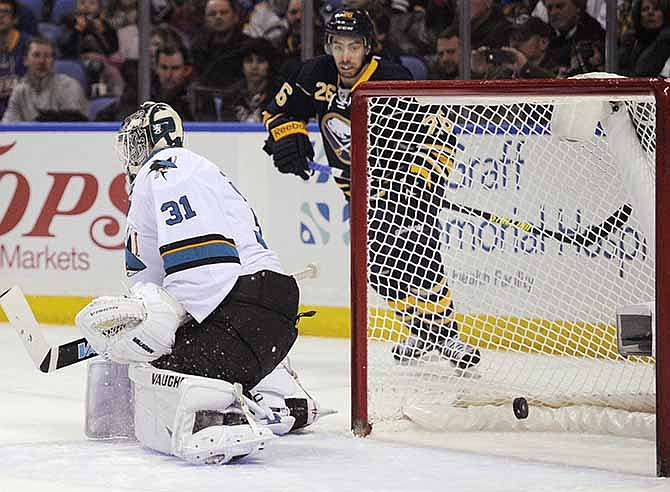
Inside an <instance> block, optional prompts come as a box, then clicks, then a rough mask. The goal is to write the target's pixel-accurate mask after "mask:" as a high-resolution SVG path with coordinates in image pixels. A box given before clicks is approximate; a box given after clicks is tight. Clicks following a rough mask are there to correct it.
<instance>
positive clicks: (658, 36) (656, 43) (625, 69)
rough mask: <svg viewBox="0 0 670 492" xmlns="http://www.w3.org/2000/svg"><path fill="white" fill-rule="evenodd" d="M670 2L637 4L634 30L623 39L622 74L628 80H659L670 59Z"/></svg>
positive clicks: (657, 0)
mask: <svg viewBox="0 0 670 492" xmlns="http://www.w3.org/2000/svg"><path fill="white" fill-rule="evenodd" d="M669 3H670V2H669V1H668V0H641V1H640V0H637V1H635V2H634V3H633V11H632V19H633V28H634V30H633V31H632V32H630V33H628V34H627V35H626V36H624V37H623V39H622V41H621V47H620V54H621V56H620V58H619V72H620V73H621V74H622V75H628V76H631V77H633V76H650V77H655V76H657V75H658V74H659V73H660V72H661V69H662V68H663V65H664V64H665V62H666V60H667V59H668V57H670V27H669V25H668V16H669V15H670V5H669Z"/></svg>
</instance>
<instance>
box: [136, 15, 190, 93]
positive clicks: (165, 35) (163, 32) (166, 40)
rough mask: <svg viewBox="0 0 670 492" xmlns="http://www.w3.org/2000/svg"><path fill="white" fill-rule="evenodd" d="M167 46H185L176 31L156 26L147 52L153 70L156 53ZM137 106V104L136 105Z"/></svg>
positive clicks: (163, 26)
mask: <svg viewBox="0 0 670 492" xmlns="http://www.w3.org/2000/svg"><path fill="white" fill-rule="evenodd" d="M167 46H185V44H184V42H183V40H182V38H181V36H180V35H179V33H178V32H177V31H175V30H174V29H172V28H171V27H169V26H167V25H161V26H156V27H154V28H153V29H152V30H151V37H150V38H149V52H150V53H151V65H152V66H153V67H154V68H155V67H156V62H157V61H158V51H159V50H161V49H163V48H165V47H167ZM136 106H137V104H136Z"/></svg>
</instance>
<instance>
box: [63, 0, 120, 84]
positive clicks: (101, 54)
mask: <svg viewBox="0 0 670 492" xmlns="http://www.w3.org/2000/svg"><path fill="white" fill-rule="evenodd" d="M61 24H62V25H63V32H62V34H61V38H60V40H59V46H60V51H61V55H62V56H63V57H64V58H73V59H79V60H81V61H82V63H83V65H84V68H85V69H86V77H87V79H88V85H89V86H88V87H87V90H88V92H89V95H90V96H91V97H98V96H109V95H114V96H119V95H121V93H122V91H123V79H122V77H121V74H120V73H119V71H118V69H116V68H115V67H114V66H113V65H112V64H110V63H109V59H108V57H109V56H111V55H112V54H113V53H115V52H116V51H117V50H118V49H119V40H118V37H117V34H116V30H115V29H114V28H113V27H112V26H111V24H110V23H109V22H107V21H106V20H105V19H103V17H102V15H101V4H100V0H77V10H76V11H75V12H74V13H73V14H71V15H66V16H65V17H64V18H63V20H62V21H61Z"/></svg>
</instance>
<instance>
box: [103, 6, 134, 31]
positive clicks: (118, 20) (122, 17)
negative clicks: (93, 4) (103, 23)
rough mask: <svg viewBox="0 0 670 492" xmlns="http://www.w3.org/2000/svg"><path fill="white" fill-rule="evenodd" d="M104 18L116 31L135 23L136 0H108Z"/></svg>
mask: <svg viewBox="0 0 670 492" xmlns="http://www.w3.org/2000/svg"><path fill="white" fill-rule="evenodd" d="M105 19H107V22H109V24H110V25H111V26H112V27H113V28H114V29H116V30H117V31H118V30H119V29H121V28H122V27H126V26H131V25H133V24H137V0H109V1H108V2H107V6H106V7H105Z"/></svg>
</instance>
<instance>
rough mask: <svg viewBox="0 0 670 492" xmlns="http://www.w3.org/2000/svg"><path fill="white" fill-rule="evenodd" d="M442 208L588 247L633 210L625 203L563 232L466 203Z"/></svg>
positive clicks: (611, 230) (615, 226)
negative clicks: (575, 230)
mask: <svg viewBox="0 0 670 492" xmlns="http://www.w3.org/2000/svg"><path fill="white" fill-rule="evenodd" d="M444 208H446V209H448V210H453V211H454V212H459V213H462V214H465V215H471V216H473V217H481V218H482V219H484V220H488V221H490V222H493V223H498V224H503V225H509V226H512V227H514V228H517V229H519V230H521V231H524V232H527V233H528V234H534V235H537V236H545V237H549V238H552V239H555V240H556V241H559V242H561V243H563V244H571V245H574V246H582V247H589V246H592V245H593V244H594V243H596V242H597V241H598V240H599V239H606V238H607V236H608V235H609V234H610V233H611V232H613V231H615V230H616V229H619V228H621V227H622V226H623V225H624V224H625V223H626V222H628V219H629V218H630V216H631V213H632V211H633V208H632V207H631V206H630V205H629V204H628V203H625V204H624V205H622V206H621V207H620V208H619V209H617V210H616V211H615V212H614V213H613V214H612V215H610V216H609V217H607V218H606V219H605V220H604V221H603V222H602V223H600V224H597V225H592V226H589V227H588V228H587V229H586V231H585V232H582V233H576V234H575V233H569V234H568V233H565V232H559V231H552V230H550V229H546V228H544V227H538V226H536V225H534V224H532V223H530V222H524V221H522V220H518V219H513V218H511V217H505V216H502V215H496V214H494V213H491V212H487V211H484V210H479V209H476V208H474V207H469V206H467V205H460V204H458V203H453V202H448V201H445V202H444Z"/></svg>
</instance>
